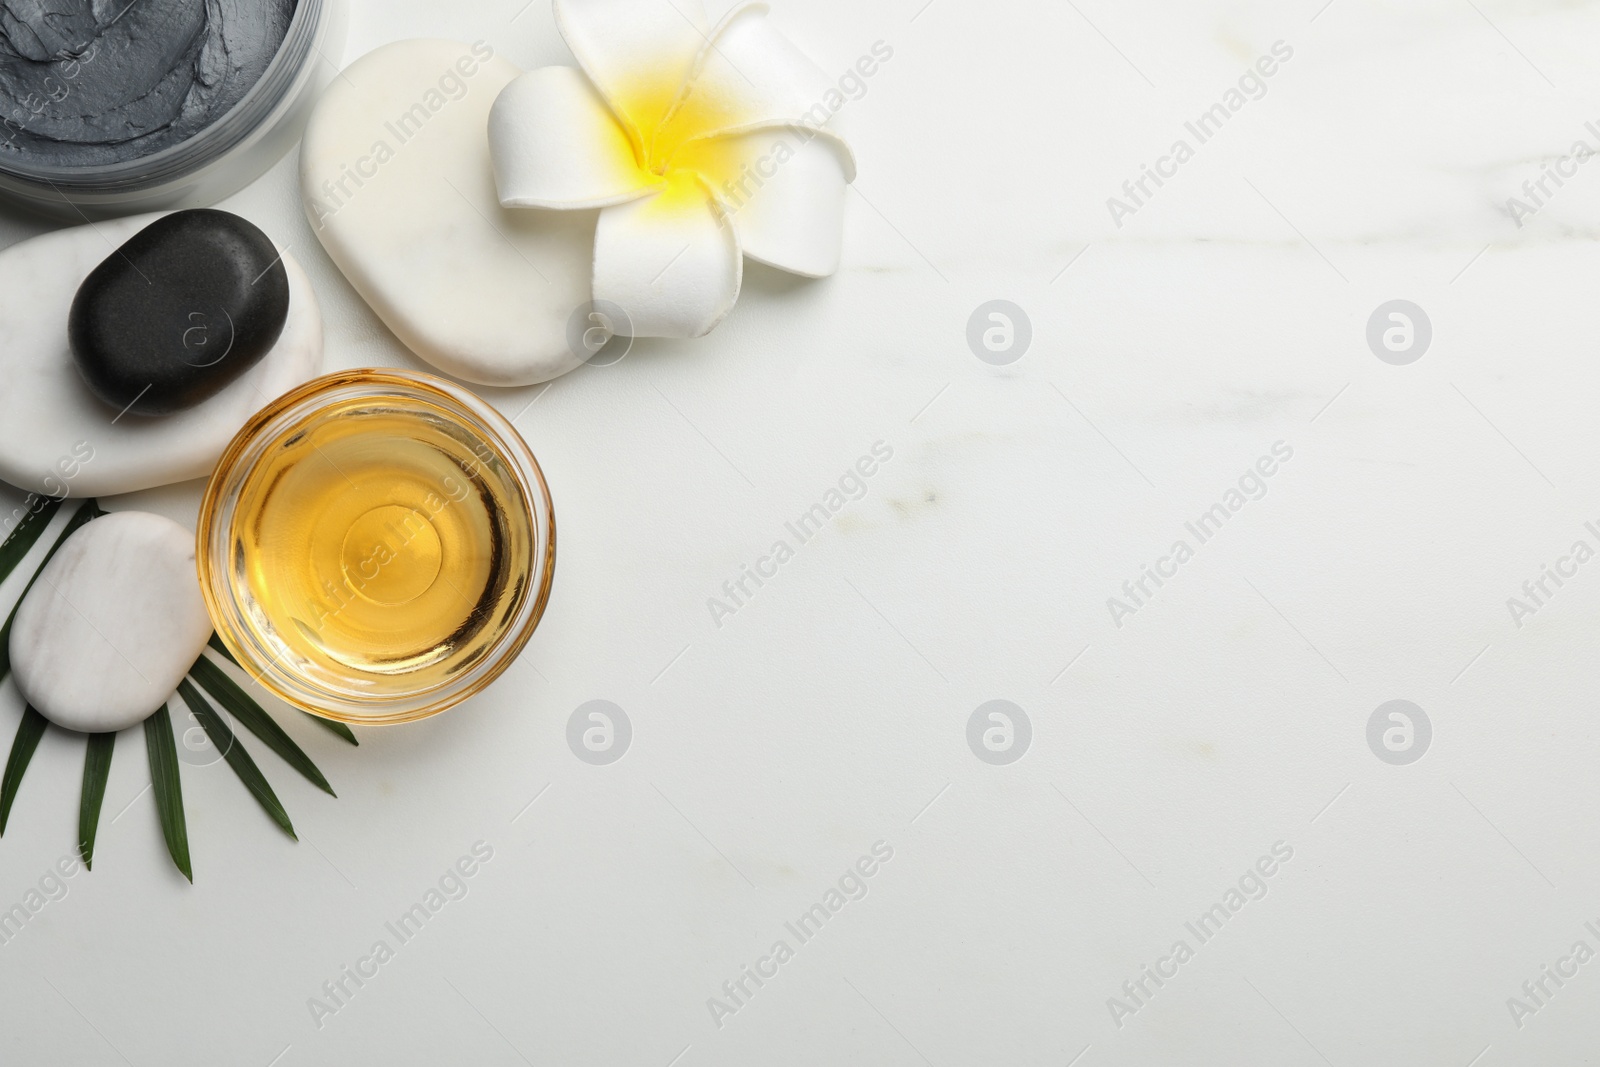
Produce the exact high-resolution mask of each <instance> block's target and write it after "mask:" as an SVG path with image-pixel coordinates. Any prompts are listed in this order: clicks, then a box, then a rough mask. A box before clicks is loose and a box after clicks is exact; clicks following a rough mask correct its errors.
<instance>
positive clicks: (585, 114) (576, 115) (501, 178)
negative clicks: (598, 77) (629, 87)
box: [489, 67, 663, 208]
mask: <svg viewBox="0 0 1600 1067" xmlns="http://www.w3.org/2000/svg"><path fill="white" fill-rule="evenodd" d="M489 154H490V157H491V158H492V159H493V161H494V180H495V185H496V186H497V188H498V189H499V193H500V206H501V207H542V208H594V207H607V206H609V205H611V204H620V203H623V202H624V201H628V200H637V199H638V198H639V197H641V196H644V195H645V194H647V193H651V192H654V191H656V190H657V189H659V188H661V186H662V184H663V182H662V180H661V179H660V178H658V177H657V176H656V175H654V174H651V173H649V172H648V171H645V170H642V169H641V168H640V167H639V164H638V158H637V157H636V156H635V155H634V152H633V144H632V142H631V141H630V140H629V139H628V133H627V131H626V130H624V129H623V128H622V126H621V125H620V124H618V122H617V119H616V117H615V116H614V115H613V114H612V113H611V109H610V108H608V107H607V106H606V102H605V100H604V99H602V98H601V96H600V94H599V93H598V92H597V91H596V90H595V88H594V84H593V83H592V82H590V81H589V78H588V77H587V76H586V75H585V74H584V73H583V71H581V70H576V69H574V68H572V67H541V68H539V69H538V70H531V71H529V72H528V73H526V74H523V75H522V76H520V77H518V78H517V79H516V80H515V81H513V82H512V83H511V84H510V85H507V86H506V87H505V89H503V90H502V91H501V93H500V95H499V96H498V97H496V98H495V102H494V107H493V108H492V109H490V111H489Z"/></svg>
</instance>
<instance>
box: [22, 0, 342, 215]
mask: <svg viewBox="0 0 1600 1067" xmlns="http://www.w3.org/2000/svg"><path fill="white" fill-rule="evenodd" d="M344 28H345V12H344V0H0V197H4V198H5V199H6V200H9V201H11V202H12V203H15V204H20V205H23V206H27V207H30V208H33V209H35V210H38V211H42V212H44V213H46V214H49V215H53V216H56V217H58V218H64V219H73V220H77V221H82V220H83V219H85V218H97V217H106V216H110V215H124V214H131V213H134V212H140V211H154V210H160V209H165V208H177V207H203V206H206V205H209V204H214V203H216V202H217V201H218V200H220V199H222V198H223V197H225V196H227V195H229V194H230V193H233V192H235V191H237V190H238V189H240V188H242V187H243V186H245V185H247V184H248V183H249V182H251V181H253V180H254V179H255V178H256V177H258V176H259V175H260V174H262V173H263V172H264V171H266V170H267V169H268V168H269V167H271V166H272V165H273V164H274V163H275V162H277V161H278V160H279V159H280V158H282V157H283V155H284V154H285V153H286V152H287V151H288V150H289V149H290V148H292V147H293V146H294V145H295V143H296V142H297V141H298V140H299V137H300V132H301V130H302V128H303V127H304V125H305V120H306V118H307V116H308V115H309V114H310V111H311V107H312V105H313V104H314V103H315V100H316V97H317V95H318V94H319V93H320V92H321V90H322V89H323V88H325V87H326V86H327V84H328V82H329V81H331V80H332V79H333V78H334V76H335V75H336V74H337V73H338V67H337V63H338V62H339V60H340V58H341V55H342V51H343V47H344Z"/></svg>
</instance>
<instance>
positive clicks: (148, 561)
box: [11, 511, 211, 733]
mask: <svg viewBox="0 0 1600 1067" xmlns="http://www.w3.org/2000/svg"><path fill="white" fill-rule="evenodd" d="M210 636H211V618H210V616H209V615H207V614H206V605H205V601H204V600H203V599H201V596H200V582H199V578H198V577H197V575H196V574H195V558H194V534H193V533H191V532H190V531H188V530H186V529H184V528H183V527H182V526H179V525H178V524H177V523H175V522H173V521H172V520H171V519H168V518H164V517H163V516H160V515H151V514H149V513H147V512H143V511H120V512H115V513H113V514H110V515H105V516H102V517H101V518H98V519H95V520H93V521H92V522H90V523H88V524H87V525H85V526H83V527H82V528H81V529H79V530H78V531H77V532H76V533H74V534H73V535H72V536H71V537H69V538H68V539H67V541H66V543H65V544H63V545H62V546H61V548H60V549H59V550H58V551H57V552H56V554H55V555H54V556H52V557H51V559H50V562H49V563H47V564H45V566H44V568H43V569H42V570H41V571H40V572H39V579H38V581H36V582H34V583H33V588H32V589H30V590H28V595H27V596H26V597H24V598H23V600H22V603H21V605H20V606H19V607H18V608H17V616H16V621H15V623H14V624H13V625H12V629H11V670H12V673H13V675H14V676H15V677H16V682H17V689H18V690H19V691H20V692H21V693H22V696H23V699H25V700H27V702H28V703H30V704H32V705H33V706H34V708H36V709H37V710H38V712H39V714H41V715H43V716H44V717H45V718H47V719H49V720H50V721H51V722H53V723H55V724H56V725H57V726H63V727H65V728H67V729H68V730H81V731H84V732H86V733H104V732H109V731H112V730H121V729H123V728H124V727H128V726H132V725H134V724H135V723H138V722H142V721H143V720H144V719H145V717H146V716H148V715H149V714H150V713H151V712H153V711H155V710H156V709H157V708H159V707H160V706H161V705H162V704H163V703H165V702H166V700H167V699H168V698H169V697H170V696H172V693H173V691H174V690H176V689H177V687H178V682H179V681H181V680H182V679H183V676H184V675H185V674H186V673H187V672H188V670H189V668H190V667H191V666H192V665H193V664H194V661H195V660H196V659H198V658H199V656H200V653H201V652H202V651H203V650H204V649H205V645H206V641H207V639H208V638H210Z"/></svg>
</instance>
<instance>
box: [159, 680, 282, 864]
mask: <svg viewBox="0 0 1600 1067" xmlns="http://www.w3.org/2000/svg"><path fill="white" fill-rule="evenodd" d="M178 693H179V694H180V695H182V697H183V702H184V703H185V704H187V705H189V710H190V711H193V712H194V717H195V718H197V719H199V720H200V725H201V726H202V727H204V728H205V731H206V736H207V737H209V738H211V743H212V744H213V745H216V746H217V751H219V752H221V753H222V758H223V759H225V760H227V761H228V766H230V767H232V768H233V773H234V774H237V775H238V776H239V781H241V782H243V783H244V787H245V788H246V789H248V790H249V791H250V795H251V796H253V797H255V798H256V803H258V804H260V805H261V807H262V809H263V810H265V811H266V813H267V814H268V815H269V816H270V817H271V818H272V821H273V822H275V823H277V824H278V825H279V826H281V827H283V832H284V833H286V834H288V835H289V836H290V837H293V838H294V839H295V840H296V841H298V840H300V838H299V837H296V836H295V832H294V826H293V825H292V824H291V823H290V822H289V813H288V812H286V811H284V810H283V805H282V804H281V803H279V802H278V795H277V794H276V793H274V792H273V791H272V786H270V785H268V784H267V779H266V777H265V776H263V775H262V773H261V768H259V767H257V766H256V761H255V760H253V759H251V758H250V753H248V752H246V751H245V749H244V746H243V745H241V744H239V742H238V741H237V740H236V739H235V738H234V736H233V731H232V730H231V729H229V728H228V723H227V721H226V720H224V719H223V717H222V716H221V715H218V714H217V711H216V709H215V708H213V707H212V706H211V705H210V704H208V703H206V698H205V697H203V696H201V695H200V691H199V690H198V689H196V688H195V687H194V686H193V685H192V684H190V682H189V679H187V678H185V679H184V680H183V681H181V682H179V683H178Z"/></svg>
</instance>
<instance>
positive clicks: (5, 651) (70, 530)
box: [0, 499, 105, 678]
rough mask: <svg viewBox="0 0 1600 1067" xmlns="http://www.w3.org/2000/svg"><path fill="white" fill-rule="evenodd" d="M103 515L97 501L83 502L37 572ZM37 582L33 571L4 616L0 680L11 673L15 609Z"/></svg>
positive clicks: (0, 645) (0, 634) (37, 575)
mask: <svg viewBox="0 0 1600 1067" xmlns="http://www.w3.org/2000/svg"><path fill="white" fill-rule="evenodd" d="M104 514H105V512H103V511H101V510H100V505H99V503H98V502H97V501H95V500H92V499H91V500H85V501H84V502H83V506H82V507H80V508H78V510H77V511H76V512H75V513H74V514H73V516H72V518H71V519H69V520H67V525H66V527H65V528H64V529H62V531H61V536H60V537H57V538H56V543H55V544H53V545H51V546H50V551H49V552H46V553H45V555H44V560H43V561H42V562H41V563H40V564H39V570H40V571H42V570H44V565H45V564H46V563H49V562H50V557H51V556H54V555H55V554H56V550H57V549H59V548H60V547H61V545H62V544H63V543H64V542H65V541H66V539H67V538H69V537H71V536H72V535H73V534H75V533H77V532H78V528H79V527H80V526H82V525H83V524H84V523H86V522H88V521H89V520H90V519H98V518H99V517H100V516H102V515H104ZM35 536H37V535H35ZM38 580H39V571H34V572H33V577H32V578H29V579H28V584H27V585H26V586H24V587H23V589H22V596H20V597H18V598H17V603H16V605H14V606H13V607H12V608H11V614H9V615H7V616H6V623H5V625H4V626H0V678H4V677H5V676H6V675H8V674H10V673H11V624H12V622H14V621H15V620H16V617H17V608H18V607H20V606H21V604H22V601H23V599H24V598H25V597H27V595H28V590H29V589H32V588H33V583H34V582H37V581H38Z"/></svg>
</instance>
